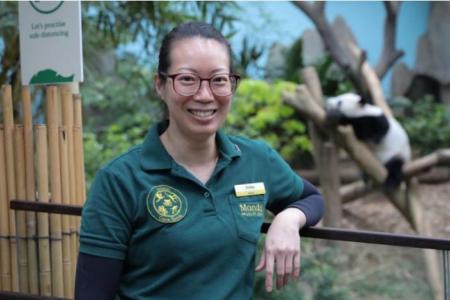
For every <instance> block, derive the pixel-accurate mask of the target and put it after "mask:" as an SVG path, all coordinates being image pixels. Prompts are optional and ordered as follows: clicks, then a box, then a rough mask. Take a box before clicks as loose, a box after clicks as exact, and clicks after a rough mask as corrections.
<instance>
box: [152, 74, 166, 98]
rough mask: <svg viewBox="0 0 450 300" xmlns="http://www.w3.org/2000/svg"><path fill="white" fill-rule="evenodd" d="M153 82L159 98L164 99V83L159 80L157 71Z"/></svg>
mask: <svg viewBox="0 0 450 300" xmlns="http://www.w3.org/2000/svg"><path fill="white" fill-rule="evenodd" d="M154 82H155V90H156V93H157V94H158V96H159V98H161V99H163V100H164V97H163V90H164V83H163V81H162V80H161V76H159V74H158V73H156V74H155V77H154Z"/></svg>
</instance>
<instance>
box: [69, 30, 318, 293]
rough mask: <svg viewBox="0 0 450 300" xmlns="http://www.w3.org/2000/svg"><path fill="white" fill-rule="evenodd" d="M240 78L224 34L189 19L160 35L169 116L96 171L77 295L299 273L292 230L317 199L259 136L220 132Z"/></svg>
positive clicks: (203, 286) (218, 288)
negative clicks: (265, 226) (263, 231)
mask: <svg viewBox="0 0 450 300" xmlns="http://www.w3.org/2000/svg"><path fill="white" fill-rule="evenodd" d="M238 82H239V76H238V75H236V74H234V73H233V70H232V62H231V49H230V46H229V44H228V41H227V40H226V39H225V38H224V37H223V36H222V35H221V34H220V32H218V31H216V30H215V29H214V28H213V27H212V26H211V25H209V24H205V23H197V22H193V23H185V24H181V25H179V26H178V27H176V28H174V29H173V30H172V31H171V32H170V33H169V34H168V35H167V36H166V37H165V38H164V40H163V42H162V46H161V50H160V56H159V67H158V73H157V74H156V75H155V83H156V90H157V93H158V95H159V96H160V98H161V100H162V101H163V102H164V103H165V105H166V106H167V111H168V117H167V119H166V120H164V121H163V122H161V123H160V124H158V125H156V126H155V127H154V128H152V129H151V130H150V131H149V133H148V135H147V137H146V139H145V141H144V143H143V144H142V145H140V146H137V147H135V148H133V149H131V150H130V151H128V152H127V153H125V154H123V155H121V156H119V157H118V158H116V159H114V160H113V161H112V162H110V163H109V164H107V165H106V166H105V167H103V168H102V169H101V170H99V171H98V173H97V176H96V178H95V180H94V183H93V186H92V188H91V190H90V195H89V197H88V200H87V202H86V205H85V207H84V209H83V218H82V226H81V233H80V256H79V260H78V267H77V278H76V293H75V294H76V296H75V297H76V299H96V300H102V299H113V298H114V296H116V297H119V298H120V299H200V300H201V299H212V298H214V299H251V298H252V288H253V280H254V272H255V253H256V245H257V241H258V238H259V235H260V227H261V224H262V222H263V221H264V212H265V208H267V209H269V210H270V211H272V212H273V213H274V214H276V217H275V218H274V221H273V223H272V225H271V227H270V229H269V231H268V233H267V238H266V243H265V247H264V251H263V254H262V255H261V258H260V261H259V264H258V266H256V270H257V271H263V270H264V271H266V289H267V290H268V291H271V290H272V285H273V278H272V275H273V274H274V272H275V273H276V282H277V287H279V288H280V287H282V286H283V285H285V284H286V283H287V281H288V280H289V278H291V277H294V278H295V277H298V275H299V269H300V240H299V234H298V232H299V230H300V228H302V227H303V226H309V225H313V224H315V223H317V222H318V221H319V219H320V218H321V216H322V212H323V199H322V197H321V195H320V194H319V193H318V192H317V190H316V189H315V188H314V187H313V186H312V185H311V184H310V183H308V182H307V181H305V180H304V179H302V178H300V177H299V176H298V175H297V174H296V173H295V172H293V171H292V169H291V168H290V167H289V166H288V165H287V164H286V162H284V161H283V159H282V158H281V157H280V156H279V155H278V154H277V153H276V152H275V151H274V150H272V149H271V148H269V147H268V146H267V145H266V144H264V143H262V142H256V141H252V140H249V139H246V138H243V137H234V136H228V135H226V134H224V133H223V132H222V131H221V130H220V127H221V126H222V124H223V122H224V121H225V119H226V117H227V114H228V111H229V109H230V105H231V101H232V96H233V94H234V92H235V91H236V87H237V85H238Z"/></svg>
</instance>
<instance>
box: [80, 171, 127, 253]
mask: <svg viewBox="0 0 450 300" xmlns="http://www.w3.org/2000/svg"><path fill="white" fill-rule="evenodd" d="M123 182H124V181H123V180H120V179H119V178H117V177H116V176H115V175H113V174H111V173H110V172H108V171H107V170H105V169H102V170H100V171H98V172H97V174H96V177H95V179H94V182H93V184H92V187H91V189H90V192H89V197H88V199H87V201H86V203H85V205H84V207H83V213H82V219H81V230H80V252H82V253H85V254H91V255H96V256H102V257H108V258H115V259H124V258H125V255H126V252H127V244H128V240H129V237H130V233H131V230H132V223H133V222H132V220H133V217H132V216H133V213H132V212H133V208H132V201H131V200H132V197H131V195H130V194H129V193H128V192H127V189H126V187H125V186H124V184H123Z"/></svg>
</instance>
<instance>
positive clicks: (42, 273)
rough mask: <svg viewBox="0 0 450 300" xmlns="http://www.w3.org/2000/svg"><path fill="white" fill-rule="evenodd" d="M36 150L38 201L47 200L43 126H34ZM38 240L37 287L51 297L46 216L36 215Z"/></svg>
mask: <svg viewBox="0 0 450 300" xmlns="http://www.w3.org/2000/svg"><path fill="white" fill-rule="evenodd" d="M35 129H36V149H37V170H38V177H37V181H38V182H37V183H38V201H39V202H45V203H46V202H49V201H48V200H49V199H48V158H47V128H46V126H45V125H36V126H35ZM37 217H38V222H39V226H38V228H39V230H38V239H39V279H40V280H39V287H40V290H41V295H42V296H51V295H52V277H51V275H52V274H51V267H50V242H49V230H48V214H47V213H38V214H37Z"/></svg>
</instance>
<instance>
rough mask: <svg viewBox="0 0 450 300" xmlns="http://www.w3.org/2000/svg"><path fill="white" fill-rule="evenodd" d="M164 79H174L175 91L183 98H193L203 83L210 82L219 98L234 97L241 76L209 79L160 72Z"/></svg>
mask: <svg viewBox="0 0 450 300" xmlns="http://www.w3.org/2000/svg"><path fill="white" fill-rule="evenodd" d="M159 74H160V75H161V76H163V77H167V78H170V79H172V83H173V89H174V91H175V92H176V93H177V94H179V95H181V96H193V95H195V94H197V93H198V91H199V90H200V87H201V84H202V81H204V80H206V81H208V84H209V88H210V89H211V92H212V93H213V94H214V95H216V96H219V97H225V96H230V95H232V94H233V93H234V92H235V91H236V88H237V85H238V82H239V79H240V77H239V75H235V74H228V73H224V74H216V75H213V76H211V77H209V78H201V77H200V76H198V75H197V74H193V73H177V74H171V75H169V74H166V73H163V72H159Z"/></svg>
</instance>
